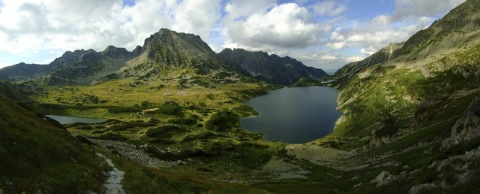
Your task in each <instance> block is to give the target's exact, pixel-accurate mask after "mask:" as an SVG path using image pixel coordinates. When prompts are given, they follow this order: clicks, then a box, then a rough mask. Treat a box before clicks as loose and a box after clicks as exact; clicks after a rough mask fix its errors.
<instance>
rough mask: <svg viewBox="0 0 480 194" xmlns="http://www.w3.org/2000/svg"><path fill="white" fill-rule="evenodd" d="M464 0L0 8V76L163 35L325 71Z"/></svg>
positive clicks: (158, 0)
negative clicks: (189, 36)
mask: <svg viewBox="0 0 480 194" xmlns="http://www.w3.org/2000/svg"><path fill="white" fill-rule="evenodd" d="M464 1H465V0H440V1H439V0H101V1H99V0H81V1H78V0H0V68H2V67H5V66H9V65H14V64H17V63H20V62H25V63H35V64H48V63H50V62H51V61H53V60H54V59H55V58H57V57H60V56H61V55H62V54H63V53H64V52H65V51H73V50H77V49H94V50H96V51H102V50H104V49H105V48H106V47H107V46H108V45H114V46H116V47H124V48H126V49H127V50H130V51H131V50H133V49H134V48H135V47H136V46H137V45H141V46H142V45H143V42H144V40H145V39H146V38H147V37H149V36H150V35H151V34H153V33H155V32H158V31H159V30H160V29H161V28H168V29H172V30H174V31H177V32H185V33H193V34H196V35H199V36H200V37H201V38H202V39H203V40H204V41H205V42H207V43H208V44H209V45H210V47H212V49H213V50H214V51H215V52H220V51H221V50H223V49H224V48H243V49H246V50H251V51H265V52H268V53H270V54H277V55H279V56H290V57H293V58H296V59H298V60H300V61H302V62H303V63H304V64H306V65H308V66H312V67H316V68H322V69H324V70H326V71H334V70H336V69H338V68H340V67H342V66H343V65H345V64H347V63H350V62H354V61H358V60H361V59H364V58H365V57H367V56H369V55H371V54H372V53H374V52H375V51H378V50H379V49H381V48H383V47H385V46H388V45H389V44H390V43H392V42H403V41H406V40H407V39H408V38H409V37H410V36H411V35H413V34H414V33H416V32H417V31H419V30H422V29H424V28H426V27H428V26H430V25H431V24H432V22H433V21H435V20H437V19H439V18H441V17H443V16H444V15H445V14H446V13H448V11H450V10H451V9H453V8H454V7H456V6H457V5H459V4H461V3H463V2H464Z"/></svg>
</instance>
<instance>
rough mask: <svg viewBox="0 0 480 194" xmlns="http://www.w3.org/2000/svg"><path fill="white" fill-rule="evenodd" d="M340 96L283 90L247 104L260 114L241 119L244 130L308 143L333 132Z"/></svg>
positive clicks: (328, 91)
mask: <svg viewBox="0 0 480 194" xmlns="http://www.w3.org/2000/svg"><path fill="white" fill-rule="evenodd" d="M337 98H338V92H337V91H336V90H334V89H332V88H328V87H302V88H283V89H279V90H275V91H272V92H270V93H268V94H267V95H264V96H259V97H256V98H253V99H251V100H249V101H247V102H246V103H245V104H246V105H249V106H252V107H254V108H255V110H256V111H257V112H259V113H260V116H258V117H252V118H242V119H240V124H241V125H242V127H243V128H244V129H247V130H249V131H252V132H261V133H263V135H264V137H265V139H267V140H272V141H282V142H287V143H306V142H309V141H312V140H315V139H318V138H321V137H325V136H326V135H328V134H329V133H331V132H332V131H333V128H334V127H335V122H336V121H337V119H338V118H340V116H341V113H340V112H339V111H338V110H337V109H336V108H337Z"/></svg>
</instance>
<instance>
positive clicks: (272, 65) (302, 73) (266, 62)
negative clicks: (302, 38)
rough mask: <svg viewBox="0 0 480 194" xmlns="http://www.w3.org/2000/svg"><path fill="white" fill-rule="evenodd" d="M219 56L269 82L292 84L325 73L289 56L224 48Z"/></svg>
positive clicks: (250, 74) (318, 77)
mask: <svg viewBox="0 0 480 194" xmlns="http://www.w3.org/2000/svg"><path fill="white" fill-rule="evenodd" d="M219 56H220V57H221V58H222V59H224V60H225V61H227V63H229V64H233V65H235V66H237V67H239V68H241V69H243V70H245V72H246V73H247V75H249V76H252V77H254V78H256V79H258V80H264V81H267V82H269V83H275V84H282V85H292V84H295V83H297V82H298V81H299V80H300V79H301V78H312V79H321V78H322V77H323V76H325V75H326V74H327V73H325V71H323V70H321V69H316V68H313V67H308V66H305V65H304V64H303V63H302V62H300V61H297V60H295V59H292V58H290V57H279V56H277V55H269V54H268V53H265V52H261V51H257V52H251V51H246V50H244V49H233V50H232V49H224V50H223V51H222V52H220V53H219Z"/></svg>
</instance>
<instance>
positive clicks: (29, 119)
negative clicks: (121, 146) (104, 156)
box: [0, 85, 103, 193]
mask: <svg viewBox="0 0 480 194" xmlns="http://www.w3.org/2000/svg"><path fill="white" fill-rule="evenodd" d="M1 91H2V94H0V155H1V157H0V179H1V181H0V190H3V191H4V192H6V193H21V192H23V191H25V192H27V193H34V192H37V191H41V192H44V193H62V192H65V191H68V192H71V193H82V192H86V191H87V190H92V189H93V190H98V189H99V188H100V183H101V182H102V180H103V174H102V171H101V169H99V164H100V162H99V161H98V160H97V158H96V156H95V154H94V153H93V152H92V151H91V150H89V148H88V147H84V146H83V145H82V143H80V142H79V141H78V140H76V139H75V138H73V137H72V136H71V135H70V133H69V132H67V131H66V130H65V129H64V127H63V126H61V125H59V124H58V123H56V122H55V121H52V120H50V119H47V118H45V117H44V116H42V115H38V114H35V113H33V112H32V111H31V110H29V109H28V108H25V107H26V106H23V105H22V104H17V103H15V102H14V101H12V100H10V99H9V98H7V97H6V96H4V94H5V93H9V91H8V87H6V86H4V85H2V86H1Z"/></svg>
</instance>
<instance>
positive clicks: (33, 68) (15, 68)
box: [0, 63, 52, 81]
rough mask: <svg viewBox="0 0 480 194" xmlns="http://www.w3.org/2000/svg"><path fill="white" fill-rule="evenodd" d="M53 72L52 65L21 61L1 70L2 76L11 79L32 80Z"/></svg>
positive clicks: (0, 74) (0, 75)
mask: <svg viewBox="0 0 480 194" xmlns="http://www.w3.org/2000/svg"><path fill="white" fill-rule="evenodd" d="M50 73H52V66H49V65H38V64H25V63H19V64H16V65H12V66H8V67H5V68H3V69H1V70H0V77H1V78H3V79H5V80H9V81H20V80H30V79H33V78H37V77H41V76H45V75H48V74H50Z"/></svg>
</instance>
